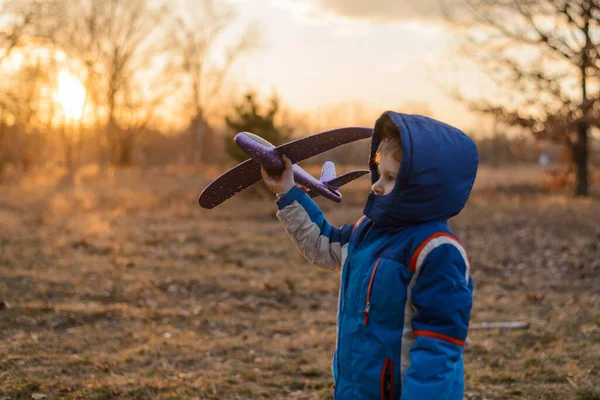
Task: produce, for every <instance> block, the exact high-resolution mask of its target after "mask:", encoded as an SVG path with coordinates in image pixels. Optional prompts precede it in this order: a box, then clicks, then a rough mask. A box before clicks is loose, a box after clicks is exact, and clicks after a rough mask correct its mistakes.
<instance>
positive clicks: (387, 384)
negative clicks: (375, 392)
mask: <svg viewBox="0 0 600 400" xmlns="http://www.w3.org/2000/svg"><path fill="white" fill-rule="evenodd" d="M379 393H380V395H381V400H393V399H394V360H392V359H391V358H387V357H386V358H385V360H384V361H383V367H382V368H381V378H380V380H379Z"/></svg>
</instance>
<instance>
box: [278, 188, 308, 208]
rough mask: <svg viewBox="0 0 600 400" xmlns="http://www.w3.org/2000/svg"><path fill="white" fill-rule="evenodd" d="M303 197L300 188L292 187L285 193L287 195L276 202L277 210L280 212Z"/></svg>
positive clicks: (302, 191)
mask: <svg viewBox="0 0 600 400" xmlns="http://www.w3.org/2000/svg"><path fill="white" fill-rule="evenodd" d="M304 195H305V193H304V190H302V189H301V188H300V186H298V185H294V186H292V188H291V189H290V190H288V191H287V193H285V194H284V195H283V196H281V197H280V198H279V199H278V200H277V208H278V209H279V210H281V209H283V208H285V207H287V206H289V205H290V204H292V203H293V202H294V201H296V200H298V199H300V198H301V197H302V196H304Z"/></svg>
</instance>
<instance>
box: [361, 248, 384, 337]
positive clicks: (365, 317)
mask: <svg viewBox="0 0 600 400" xmlns="http://www.w3.org/2000/svg"><path fill="white" fill-rule="evenodd" d="M380 262H381V258H380V259H378V260H377V262H376V263H375V266H374V267H373V272H371V278H370V279H369V286H367V302H366V305H365V309H364V311H363V321H364V324H365V326H366V325H369V311H370V310H371V291H372V290H373V281H375V274H377V269H378V268H379V263H380Z"/></svg>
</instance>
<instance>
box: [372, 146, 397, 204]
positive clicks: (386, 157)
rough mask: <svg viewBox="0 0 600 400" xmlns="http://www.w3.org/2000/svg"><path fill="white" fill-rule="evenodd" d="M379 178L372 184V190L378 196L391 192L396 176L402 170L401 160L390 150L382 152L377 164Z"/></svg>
mask: <svg viewBox="0 0 600 400" xmlns="http://www.w3.org/2000/svg"><path fill="white" fill-rule="evenodd" d="M377 171H378V172H379V179H378V180H377V182H375V183H374V184H373V186H371V190H373V193H375V194H376V195H377V196H385V195H386V194H389V193H391V191H392V190H393V189H394V186H395V185H396V178H397V177H398V172H399V171H400V161H398V160H396V159H395V158H394V156H393V155H392V154H391V153H389V152H382V153H380V158H379V164H378V165H377Z"/></svg>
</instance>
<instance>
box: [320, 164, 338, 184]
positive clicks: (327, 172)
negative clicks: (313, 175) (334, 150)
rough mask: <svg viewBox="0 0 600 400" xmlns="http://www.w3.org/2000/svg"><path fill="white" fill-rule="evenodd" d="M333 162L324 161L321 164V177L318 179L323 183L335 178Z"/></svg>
mask: <svg viewBox="0 0 600 400" xmlns="http://www.w3.org/2000/svg"><path fill="white" fill-rule="evenodd" d="M335 177H336V175H335V164H334V163H332V162H331V161H326V162H325V164H323V169H322V170H321V179H320V181H321V182H323V183H328V182H330V181H332V180H333V179H335Z"/></svg>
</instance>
